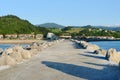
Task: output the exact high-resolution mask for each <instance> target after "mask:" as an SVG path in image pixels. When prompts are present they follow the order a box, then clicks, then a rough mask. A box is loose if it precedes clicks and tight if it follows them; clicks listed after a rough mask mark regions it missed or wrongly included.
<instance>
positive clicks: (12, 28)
mask: <svg viewBox="0 0 120 80" xmlns="http://www.w3.org/2000/svg"><path fill="white" fill-rule="evenodd" d="M33 32H34V33H44V34H46V33H47V32H48V30H47V29H46V28H43V27H39V28H38V27H36V26H34V25H33V24H31V23H30V22H29V21H27V20H23V19H20V18H19V17H17V16H14V15H7V16H2V17H0V34H30V33H33Z"/></svg>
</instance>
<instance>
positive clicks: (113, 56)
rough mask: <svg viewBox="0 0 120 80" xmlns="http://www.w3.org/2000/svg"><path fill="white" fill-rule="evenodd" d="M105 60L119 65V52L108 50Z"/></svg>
mask: <svg viewBox="0 0 120 80" xmlns="http://www.w3.org/2000/svg"><path fill="white" fill-rule="evenodd" d="M105 58H106V59H107V60H109V61H112V62H116V63H119V62H120V52H117V51H116V49H113V48H111V49H109V50H108V51H107V54H106V57H105Z"/></svg>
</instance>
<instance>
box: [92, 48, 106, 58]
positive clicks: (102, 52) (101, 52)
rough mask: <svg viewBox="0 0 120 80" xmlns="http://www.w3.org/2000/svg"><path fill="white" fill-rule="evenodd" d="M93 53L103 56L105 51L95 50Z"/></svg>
mask: <svg viewBox="0 0 120 80" xmlns="http://www.w3.org/2000/svg"><path fill="white" fill-rule="evenodd" d="M94 53H95V54H102V55H104V56H105V55H106V53H107V50H102V49H98V50H95V51H94Z"/></svg>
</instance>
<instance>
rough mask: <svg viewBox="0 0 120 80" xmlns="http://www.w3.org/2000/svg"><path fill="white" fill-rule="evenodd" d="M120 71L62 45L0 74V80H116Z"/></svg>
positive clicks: (70, 44) (101, 59) (70, 45)
mask: <svg viewBox="0 0 120 80" xmlns="http://www.w3.org/2000/svg"><path fill="white" fill-rule="evenodd" d="M119 76H120V71H119V69H118V67H117V66H114V65H111V64H110V62H109V61H107V60H105V59H104V56H100V55H95V54H92V53H91V52H90V51H87V50H84V49H79V48H78V47H77V46H76V45H75V44H74V43H73V42H71V41H68V40H66V41H64V42H62V43H60V44H56V45H54V46H52V47H49V48H47V49H45V50H43V51H42V52H40V53H39V54H38V55H36V56H35V57H33V58H32V59H30V60H29V61H26V62H24V63H22V64H18V65H15V66H12V67H11V68H9V69H5V70H1V71H0V80H119Z"/></svg>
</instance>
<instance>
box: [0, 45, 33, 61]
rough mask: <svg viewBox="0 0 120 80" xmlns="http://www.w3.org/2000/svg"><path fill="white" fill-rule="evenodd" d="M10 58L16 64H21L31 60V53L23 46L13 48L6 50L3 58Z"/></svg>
mask: <svg viewBox="0 0 120 80" xmlns="http://www.w3.org/2000/svg"><path fill="white" fill-rule="evenodd" d="M3 56H9V57H11V58H12V59H14V60H15V61H16V62H21V61H22V60H23V59H29V58H31V53H30V52H29V51H28V50H25V49H23V48H22V46H19V45H17V46H14V47H13V48H8V49H6V50H5V51H4V52H3V54H2V56H1V57H3Z"/></svg>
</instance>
